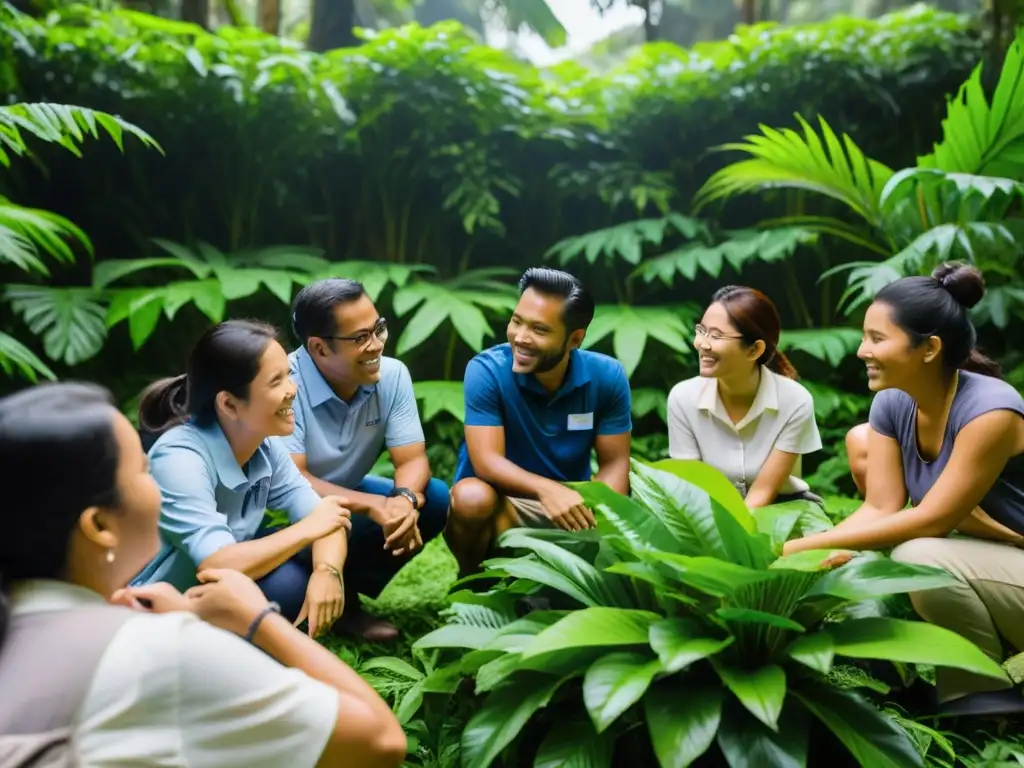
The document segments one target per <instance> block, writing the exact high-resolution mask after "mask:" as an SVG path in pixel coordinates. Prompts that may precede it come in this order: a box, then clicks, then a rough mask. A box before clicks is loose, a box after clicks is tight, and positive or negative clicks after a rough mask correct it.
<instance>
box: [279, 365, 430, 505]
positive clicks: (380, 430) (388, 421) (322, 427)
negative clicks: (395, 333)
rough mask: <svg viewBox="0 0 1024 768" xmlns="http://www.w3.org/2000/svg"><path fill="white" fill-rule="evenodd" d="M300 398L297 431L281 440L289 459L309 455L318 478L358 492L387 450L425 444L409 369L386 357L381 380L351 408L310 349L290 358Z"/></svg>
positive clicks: (355, 399) (312, 471) (309, 463)
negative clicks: (336, 392)
mask: <svg viewBox="0 0 1024 768" xmlns="http://www.w3.org/2000/svg"><path fill="white" fill-rule="evenodd" d="M288 359H289V361H290V362H291V375H292V380H293V381H294V382H295V383H296V384H297V385H298V387H299V392H298V395H297V396H296V398H295V405H294V408H295V431H294V432H292V434H291V435H289V436H288V437H283V438H280V441H281V444H282V445H283V446H284V448H285V450H286V451H288V453H302V454H305V455H306V469H308V470H309V472H310V474H312V475H313V476H314V477H318V478H320V479H321V480H326V481H327V482H329V483H334V484H335V485H340V486H341V487H342V488H349V489H354V488H355V487H356V486H358V485H359V484H360V483H361V482H362V481H363V479H364V478H365V477H366V475H367V473H368V472H369V471H370V469H371V468H372V467H373V465H374V464H375V463H376V461H377V459H378V458H379V457H380V454H381V452H382V451H383V450H384V448H385V447H387V448H398V447H400V446H403V445H411V444H412V443H422V442H424V441H425V438H424V437H423V425H422V424H421V423H420V413H419V409H418V407H417V406H416V395H415V394H414V393H413V389H412V377H411V376H410V375H409V369H408V368H406V367H405V364H404V363H402V362H401V361H399V360H395V359H394V358H393V357H383V356H382V357H381V359H380V380H379V381H378V382H377V383H376V384H371V385H369V386H364V387H360V388H359V389H357V390H356V394H355V396H354V397H353V398H352V399H351V400H350V401H348V402H346V401H344V400H342V399H341V398H340V397H338V395H336V394H335V392H334V390H333V389H331V385H330V384H328V383H327V380H326V379H325V378H324V377H323V374H321V373H320V370H319V369H318V368H317V367H316V363H314V362H313V358H311V357H310V356H309V352H307V351H306V349H305V348H301V349H298V350H296V351H295V352H292V353H291V355H289V356H288Z"/></svg>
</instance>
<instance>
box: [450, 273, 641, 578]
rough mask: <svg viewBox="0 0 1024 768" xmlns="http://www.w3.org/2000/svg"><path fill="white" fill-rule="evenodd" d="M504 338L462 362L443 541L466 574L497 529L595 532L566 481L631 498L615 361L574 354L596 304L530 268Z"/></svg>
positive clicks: (621, 378) (564, 278)
mask: <svg viewBox="0 0 1024 768" xmlns="http://www.w3.org/2000/svg"><path fill="white" fill-rule="evenodd" d="M519 290H520V299H519V303H518V305H517V306H516V309H515V312H514V313H513V315H512V319H511V320H510V321H509V324H508V331H507V335H508V343H507V344H501V345H498V346H496V347H492V348H491V349H488V350H485V351H484V352H481V353H480V354H479V355H477V356H476V357H474V358H473V359H472V360H471V361H470V362H469V365H468V366H467V367H466V375H465V382H464V387H465V402H466V439H465V442H464V444H463V446H462V450H461V452H460V455H459V464H458V468H457V469H456V473H455V479H456V483H455V485H454V487H453V488H452V514H451V520H450V522H449V524H448V528H447V530H446V532H445V538H446V539H447V541H448V545H449V547H450V548H451V550H452V553H453V554H454V555H455V557H456V559H457V560H458V561H459V568H460V571H461V573H462V574H463V575H465V574H468V573H471V572H473V571H474V570H476V569H477V568H478V567H479V565H480V562H481V560H483V558H484V557H485V556H486V554H487V550H488V548H489V547H490V545H491V544H492V542H493V541H494V539H495V537H496V536H497V534H499V533H501V532H502V531H504V530H506V529H508V528H512V527H516V526H520V525H525V526H535V527H540V526H543V527H549V526H557V527H559V528H563V529H565V530H571V531H576V530H581V529H583V528H589V527H592V526H593V525H594V518H593V514H592V513H591V511H590V510H589V509H587V508H586V506H585V505H584V503H583V499H582V498H581V497H580V495H579V494H578V493H577V492H576V491H574V490H572V489H571V488H568V487H566V486H565V485H563V483H565V482H572V481H583V480H588V479H590V476H591V466H590V457H591V451H592V450H594V449H596V452H597V462H598V471H597V474H596V475H595V476H594V480H597V481H600V482H603V483H606V484H607V485H608V486H609V487H611V488H612V489H613V490H615V491H618V492H619V493H623V494H624V493H628V491H629V443H630V432H631V430H632V421H631V418H630V390H629V381H628V379H627V377H626V372H625V370H624V369H623V367H622V365H621V364H620V363H619V362H618V361H617V360H615V359H613V358H611V357H608V356H607V355H602V354H599V353H596V352H589V351H583V350H580V349H579V347H580V344H582V342H583V337H584V335H585V334H586V329H587V326H589V325H590V322H591V320H593V317H594V300H593V298H592V297H591V296H590V294H589V293H588V292H587V291H586V289H585V288H584V287H583V285H582V284H581V283H580V281H579V280H577V279H576V278H575V277H573V276H572V275H569V274H567V273H565V272H560V271H558V270H554V269H546V268H533V269H530V270H527V272H526V273H525V274H524V275H523V277H522V279H521V280H520V282H519Z"/></svg>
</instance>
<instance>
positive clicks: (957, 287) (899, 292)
mask: <svg viewBox="0 0 1024 768" xmlns="http://www.w3.org/2000/svg"><path fill="white" fill-rule="evenodd" d="M984 296H985V279H984V278H983V277H982V274H981V272H980V271H978V269H977V268H976V267H973V266H970V265H967V264H960V263H957V262H948V263H945V264H940V265H939V266H937V267H936V268H935V270H934V271H933V272H932V274H931V276H929V277H924V276H915V277H904V278H901V279H899V280H896V281H894V282H891V283H889V284H888V285H887V286H885V287H884V288H882V290H880V291H879V292H878V294H877V295H876V296H875V301H880V302H883V303H885V304H886V305H888V307H889V311H890V314H891V316H892V319H893V322H894V323H896V325H898V326H899V327H900V328H901V329H903V331H904V332H905V333H906V334H907V335H908V336H910V338H911V341H912V342H913V343H914V344H915V345H920V344H923V343H924V342H925V341H927V340H928V339H929V338H931V337H932V336H937V337H938V338H939V339H940V340H941V341H942V368H943V371H944V372H945V373H946V374H947V375H949V376H952V375H953V374H954V373H955V372H956V371H958V370H964V371H971V372H972V373H979V374H982V375H983V376H991V377H992V378H996V379H1001V378H1002V377H1003V371H1002V367H1001V366H1000V365H999V364H998V363H996V362H995V361H994V360H990V359H989V358H988V357H986V356H985V355H983V354H982V353H981V352H979V351H978V349H977V347H976V345H977V342H978V334H977V332H976V331H975V329H974V324H973V323H972V322H971V317H970V314H969V310H970V309H971V308H972V307H974V306H976V305H977V304H978V302H979V301H981V300H982V298H984Z"/></svg>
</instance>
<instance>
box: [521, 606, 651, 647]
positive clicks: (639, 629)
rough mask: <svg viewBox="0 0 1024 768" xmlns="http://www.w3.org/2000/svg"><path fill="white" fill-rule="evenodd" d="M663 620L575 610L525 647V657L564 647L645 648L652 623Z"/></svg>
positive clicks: (626, 613)
mask: <svg viewBox="0 0 1024 768" xmlns="http://www.w3.org/2000/svg"><path fill="white" fill-rule="evenodd" d="M659 618H660V617H659V616H658V614H656V613H651V612H650V611H637V610H629V609H625V608H605V607H600V606H599V607H594V608H584V609H582V610H579V611H572V612H571V613H569V615H567V616H566V617H565V618H563V619H561V620H560V621H558V622H556V623H555V624H553V625H551V626H550V627H548V628H547V629H545V630H544V631H543V632H541V633H540V634H539V635H537V636H536V637H535V638H533V640H532V642H530V643H529V645H527V646H526V648H525V649H524V651H523V658H529V657H530V656H539V655H540V654H542V653H549V652H551V651H557V650H561V649H563V648H587V647H601V648H605V647H607V648H611V647H615V646H636V645H639V646H646V645H647V635H648V632H649V630H650V627H651V624H653V623H654V622H655V621H657V620H658V619H659Z"/></svg>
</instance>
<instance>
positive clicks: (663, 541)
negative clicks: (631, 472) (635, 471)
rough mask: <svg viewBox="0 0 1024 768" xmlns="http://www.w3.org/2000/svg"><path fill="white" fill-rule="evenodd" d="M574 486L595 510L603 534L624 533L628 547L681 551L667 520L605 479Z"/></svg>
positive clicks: (623, 536)
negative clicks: (616, 488) (652, 512)
mask: <svg viewBox="0 0 1024 768" xmlns="http://www.w3.org/2000/svg"><path fill="white" fill-rule="evenodd" d="M572 487H573V488H575V489H576V490H577V491H578V492H579V494H580V495H581V496H582V497H583V500H584V501H585V502H586V504H587V506H588V507H590V508H591V509H592V510H594V513H595V515H596V516H597V524H598V531H599V532H600V533H601V534H603V535H614V536H619V537H622V539H624V540H625V541H627V542H628V543H629V547H628V548H632V547H638V548H641V549H664V550H667V551H672V552H681V551H682V546H681V545H680V544H679V542H678V541H677V539H676V538H675V536H674V535H673V534H672V532H671V531H670V530H669V528H668V526H667V525H666V524H665V522H664V521H663V520H662V519H661V518H660V517H658V516H657V515H654V514H651V512H649V511H648V510H647V509H645V508H644V507H643V506H641V505H640V504H638V503H637V502H636V501H634V500H633V499H631V498H629V497H627V496H623V495H622V494H619V493H616V492H615V491H613V490H612V489H611V488H609V487H608V486H607V485H605V484H604V483H597V482H586V483H573V484H572Z"/></svg>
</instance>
